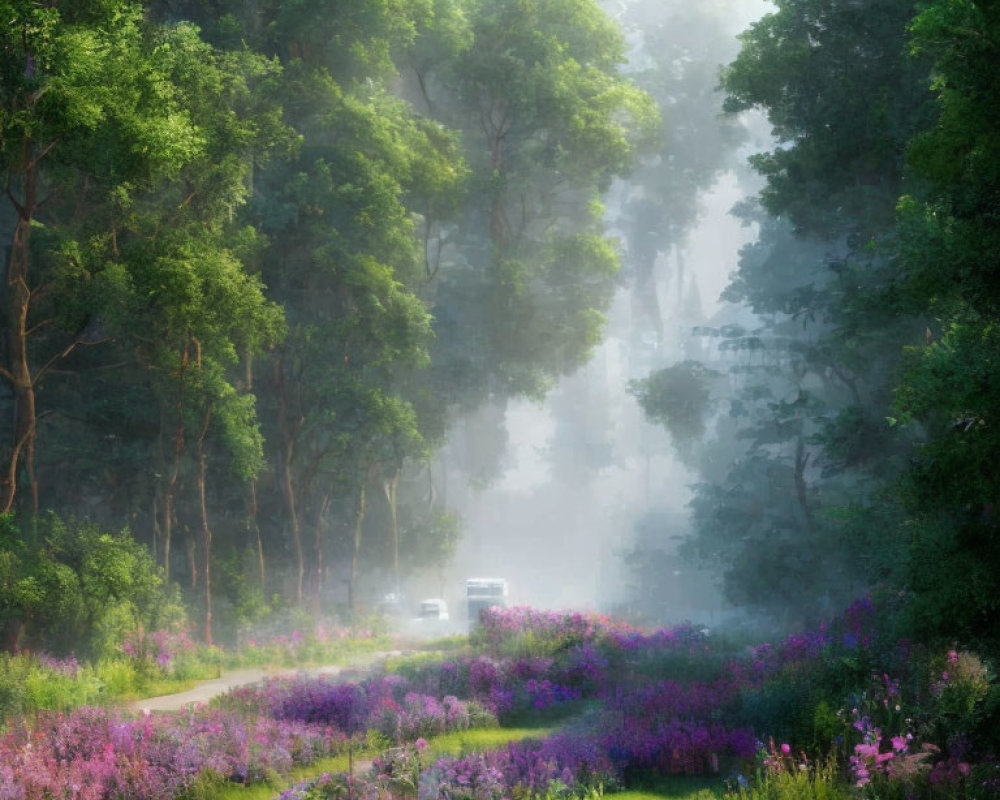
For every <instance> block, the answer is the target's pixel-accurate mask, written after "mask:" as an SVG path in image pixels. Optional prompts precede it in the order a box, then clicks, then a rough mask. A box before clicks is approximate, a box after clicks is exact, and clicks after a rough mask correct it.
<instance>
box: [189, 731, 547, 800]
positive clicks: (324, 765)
mask: <svg viewBox="0 0 1000 800" xmlns="http://www.w3.org/2000/svg"><path fill="white" fill-rule="evenodd" d="M555 730H556V729H555V728H476V729H473V730H467V731H454V732H452V733H446V734H443V735H441V736H435V737H433V738H431V739H428V740H427V750H426V751H425V753H426V758H427V761H428V762H430V761H434V760H436V759H438V758H441V757H443V756H449V755H450V756H465V755H468V754H469V753H478V752H482V751H484V750H492V749H493V748H497V747H503V746H504V745H505V744H507V743H508V742H515V741H519V740H521V739H528V738H541V737H543V736H548V735H550V734H551V733H554V732H555ZM377 755H378V753H377V752H374V751H359V752H355V753H354V754H353V755H352V756H351V757H350V760H349V757H348V755H346V754H344V755H339V756H336V757H334V758H324V759H322V760H320V761H317V762H315V763H313V764H309V765H308V766H304V767H297V768H296V769H294V770H292V773H291V775H289V776H288V778H287V779H282V780H280V781H279V780H275V781H273V782H271V783H264V784H255V785H253V786H241V785H240V784H234V783H221V784H219V783H214V784H206V785H204V786H202V787H201V788H200V790H198V791H196V792H195V794H196V795H197V796H196V798H194V800H271V799H272V798H274V797H276V796H277V795H278V794H279V793H281V792H282V791H284V790H285V789H287V788H288V787H289V786H292V785H294V784H296V783H299V782H300V781H304V780H307V779H309V778H312V777H315V776H317V775H322V774H323V773H324V772H348V771H349V769H350V766H351V764H350V761H353V763H354V765H357V767H358V768H359V769H362V768H364V767H365V766H366V765H367V764H368V762H370V761H371V759H372V758H374V757H376V756H377Z"/></svg>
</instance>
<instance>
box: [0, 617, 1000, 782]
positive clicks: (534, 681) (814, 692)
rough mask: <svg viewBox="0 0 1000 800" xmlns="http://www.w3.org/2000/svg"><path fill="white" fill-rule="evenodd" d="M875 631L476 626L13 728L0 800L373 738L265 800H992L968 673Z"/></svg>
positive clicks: (277, 768) (516, 620)
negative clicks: (533, 731) (354, 673)
mask: <svg viewBox="0 0 1000 800" xmlns="http://www.w3.org/2000/svg"><path fill="white" fill-rule="evenodd" d="M879 618H880V614H879V612H878V610H877V609H876V608H875V607H873V605H872V604H871V603H870V602H869V601H861V602H859V603H856V604H855V605H854V606H852V607H851V608H849V609H847V611H846V612H845V613H844V614H843V615H842V616H841V617H840V618H838V619H837V620H836V621H834V622H833V623H832V624H830V625H829V626H825V627H823V628H820V629H817V630H812V631H803V632H799V633H796V634H794V635H791V636H789V637H787V638H786V639H784V640H783V641H780V642H775V643H771V644H763V645H757V646H753V647H747V646H737V645H736V644H734V643H732V642H723V641H716V640H713V639H712V637H708V636H706V635H705V634H703V633H702V632H700V631H698V630H696V629H694V628H692V627H689V626H681V627H678V628H674V629H669V630H661V631H656V632H653V633H647V632H643V631H640V630H637V629H633V628H630V627H629V626H626V625H623V624H621V623H619V622H616V621H613V620H610V619H607V618H604V617H600V616H596V615H583V614H566V613H556V612H540V611H537V610H533V609H524V608H515V609H506V610H494V611H492V612H490V613H488V614H487V615H486V617H485V620H484V625H483V626H482V628H481V630H479V631H477V633H476V634H474V636H473V640H472V642H471V645H472V646H471V648H470V650H469V651H468V652H467V653H466V654H464V655H462V656H460V657H456V658H451V659H448V660H445V659H443V658H422V659H421V658H414V659H409V660H408V659H400V660H397V661H396V662H394V663H392V664H391V665H390V669H389V671H388V672H387V674H382V675H377V676H372V677H369V678H367V679H364V680H361V681H358V682H356V683H338V682H336V681H333V680H327V679H323V678H285V679H273V680H269V681H266V682H264V683H262V684H260V685H256V686H252V687H245V688H241V689H237V690H234V691H231V692H230V693H229V694H227V695H225V696H224V697H222V698H220V699H219V700H218V701H217V702H214V703H213V704H211V706H209V707H200V708H195V709H191V710H188V711H185V712H183V713H174V714H162V715H153V716H150V715H135V714H133V715H129V714H126V713H124V712H121V711H115V710H106V709H100V708H95V707H89V706H85V707H81V708H78V709H76V710H73V711H64V712H44V713H40V714H37V715H36V716H34V717H32V718H28V719H22V720H20V721H18V722H16V723H12V724H9V725H8V726H7V728H6V730H5V732H4V733H3V735H2V737H0V800H48V798H55V797H59V798H73V799H74V800H77V799H78V800H118V799H119V798H120V799H122V800H124V798H136V797H142V798H149V799H150V800H175V798H176V799H177V800H181V799H182V798H186V797H189V796H192V793H193V792H194V790H195V788H196V787H198V786H199V785H202V784H205V783H206V782H208V783H212V782H214V784H215V785H224V784H226V783H238V784H251V783H258V782H264V781H268V782H270V783H271V784H272V785H278V781H279V780H280V776H284V775H287V774H288V773H289V771H290V770H291V769H292V767H293V766H301V765H309V764H313V763H315V762H316V761H318V760H319V759H322V758H326V757H328V756H332V755H336V754H338V753H344V752H346V751H347V749H348V748H359V747H361V746H362V745H363V744H364V743H365V742H369V743H371V742H373V741H376V742H379V743H381V744H382V745H383V750H384V752H383V753H382V755H381V756H379V757H378V758H376V759H375V760H374V762H373V763H372V764H371V767H370V768H368V767H367V765H366V767H365V768H364V769H358V770H356V771H354V774H350V775H348V774H339V773H338V774H320V775H317V776H316V777H314V778H312V779H310V780H307V781H304V782H302V783H299V784H297V785H295V786H292V787H291V788H288V789H286V790H285V791H284V792H282V793H281V794H280V797H281V798H282V800H319V798H332V797H338V798H339V797H350V798H352V800H353V798H358V799H359V800H361V798H372V800H374V799H375V798H387V797H416V798H419V800H500V798H527V797H534V796H551V795H558V796H585V795H593V794H595V793H601V792H603V793H608V792H612V791H614V790H617V789H621V788H627V787H630V786H634V785H638V784H648V783H649V782H650V781H653V782H655V781H656V780H657V779H662V778H664V777H665V776H672V775H682V776H704V777H705V778H706V779H707V780H711V781H714V782H717V785H718V786H719V787H720V788H721V787H723V786H728V791H729V792H730V794H731V795H732V796H733V797H734V798H737V797H745V798H748V799H749V798H757V797H760V798H764V797H775V798H785V797H787V798H792V797H812V796H815V797H868V798H900V800H906V799H907V798H914V800H916V798H928V799H929V800H930V799H934V800H936V799H937V798H942V799H943V798H955V799H956V800H957V799H958V798H962V799H963V800H977V799H979V798H982V800H986V798H994V797H1000V767H998V763H997V761H996V759H995V755H996V750H995V747H996V744H997V741H998V738H1000V737H998V735H997V733H996V732H995V730H993V729H992V727H991V726H990V720H991V716H990V712H991V708H992V707H993V705H992V704H993V703H995V702H996V697H997V691H996V684H995V681H994V678H993V675H992V673H991V671H990V669H989V668H988V665H987V664H986V663H985V662H984V661H982V660H981V659H980V658H978V657H977V656H976V655H975V654H973V653H969V652H965V651H960V650H956V649H950V650H945V651H944V652H940V653H938V652H924V651H923V650H920V649H918V648H916V647H914V646H912V645H910V644H908V643H907V642H903V641H893V640H892V639H891V637H889V636H888V635H887V634H886V633H885V632H884V631H882V630H880V628H879V625H878V624H877V620H878V619H879ZM526 715H527V716H531V715H534V716H536V717H537V716H539V715H541V716H548V717H549V718H551V719H555V720H562V727H561V732H559V733H557V734H555V735H551V736H547V737H544V738H538V739H525V740H521V741H515V742H509V743H508V744H506V745H505V746H503V747H498V748H495V749H491V750H487V751H485V752H477V753H465V754H458V755H450V756H444V757H439V758H432V757H430V755H429V752H430V750H428V748H427V742H428V740H430V741H431V742H433V739H434V737H435V736H438V735H441V734H445V733H448V732H450V731H458V730H465V729H470V728H477V727H487V726H496V725H497V724H501V725H508V724H510V725H512V724H516V723H517V721H518V720H521V719H524V718H525V717H526ZM782 787H784V788H782ZM803 787H806V788H803ZM819 787H823V789H822V792H820V788H819ZM277 792H278V790H276V794H277ZM782 792H784V793H782ZM810 793H811V794H810ZM199 796H202V795H199Z"/></svg>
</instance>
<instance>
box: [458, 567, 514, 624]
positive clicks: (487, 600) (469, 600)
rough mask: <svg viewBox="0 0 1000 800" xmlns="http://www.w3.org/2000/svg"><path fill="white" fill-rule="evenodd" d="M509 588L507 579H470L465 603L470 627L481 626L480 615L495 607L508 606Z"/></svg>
mask: <svg viewBox="0 0 1000 800" xmlns="http://www.w3.org/2000/svg"><path fill="white" fill-rule="evenodd" d="M508 593H509V588H508V586H507V580H506V579H505V578H469V579H468V580H467V581H466V582H465V602H466V605H467V607H468V615H467V619H468V620H469V627H470V628H475V627H476V626H477V625H478V624H479V613H480V612H481V611H483V610H484V609H487V608H492V607H493V606H501V607H504V606H506V605H507V595H508Z"/></svg>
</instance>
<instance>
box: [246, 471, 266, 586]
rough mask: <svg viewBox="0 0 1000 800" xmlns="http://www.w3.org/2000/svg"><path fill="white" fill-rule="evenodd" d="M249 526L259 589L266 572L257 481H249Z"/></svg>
mask: <svg viewBox="0 0 1000 800" xmlns="http://www.w3.org/2000/svg"><path fill="white" fill-rule="evenodd" d="M250 525H251V527H252V528H253V533H254V537H255V539H256V545H257V566H258V569H259V570H260V588H261V590H262V591H263V590H264V588H265V587H266V586H267V571H266V569H265V568H264V539H263V537H262V536H261V535H260V523H259V522H258V521H257V479H256V478H253V479H252V480H251V481H250Z"/></svg>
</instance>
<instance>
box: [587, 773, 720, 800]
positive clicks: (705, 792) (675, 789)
mask: <svg viewBox="0 0 1000 800" xmlns="http://www.w3.org/2000/svg"><path fill="white" fill-rule="evenodd" d="M724 794H725V786H724V785H723V783H722V781H721V780H720V779H719V778H703V777H688V776H674V777H665V778H661V779H658V780H657V781H656V782H655V783H654V784H651V785H650V786H649V787H647V788H644V789H630V790H628V791H625V792H614V793H608V794H606V795H605V796H606V797H608V798H610V799H611V800H720V799H721V798H722V797H723V795H724Z"/></svg>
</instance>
